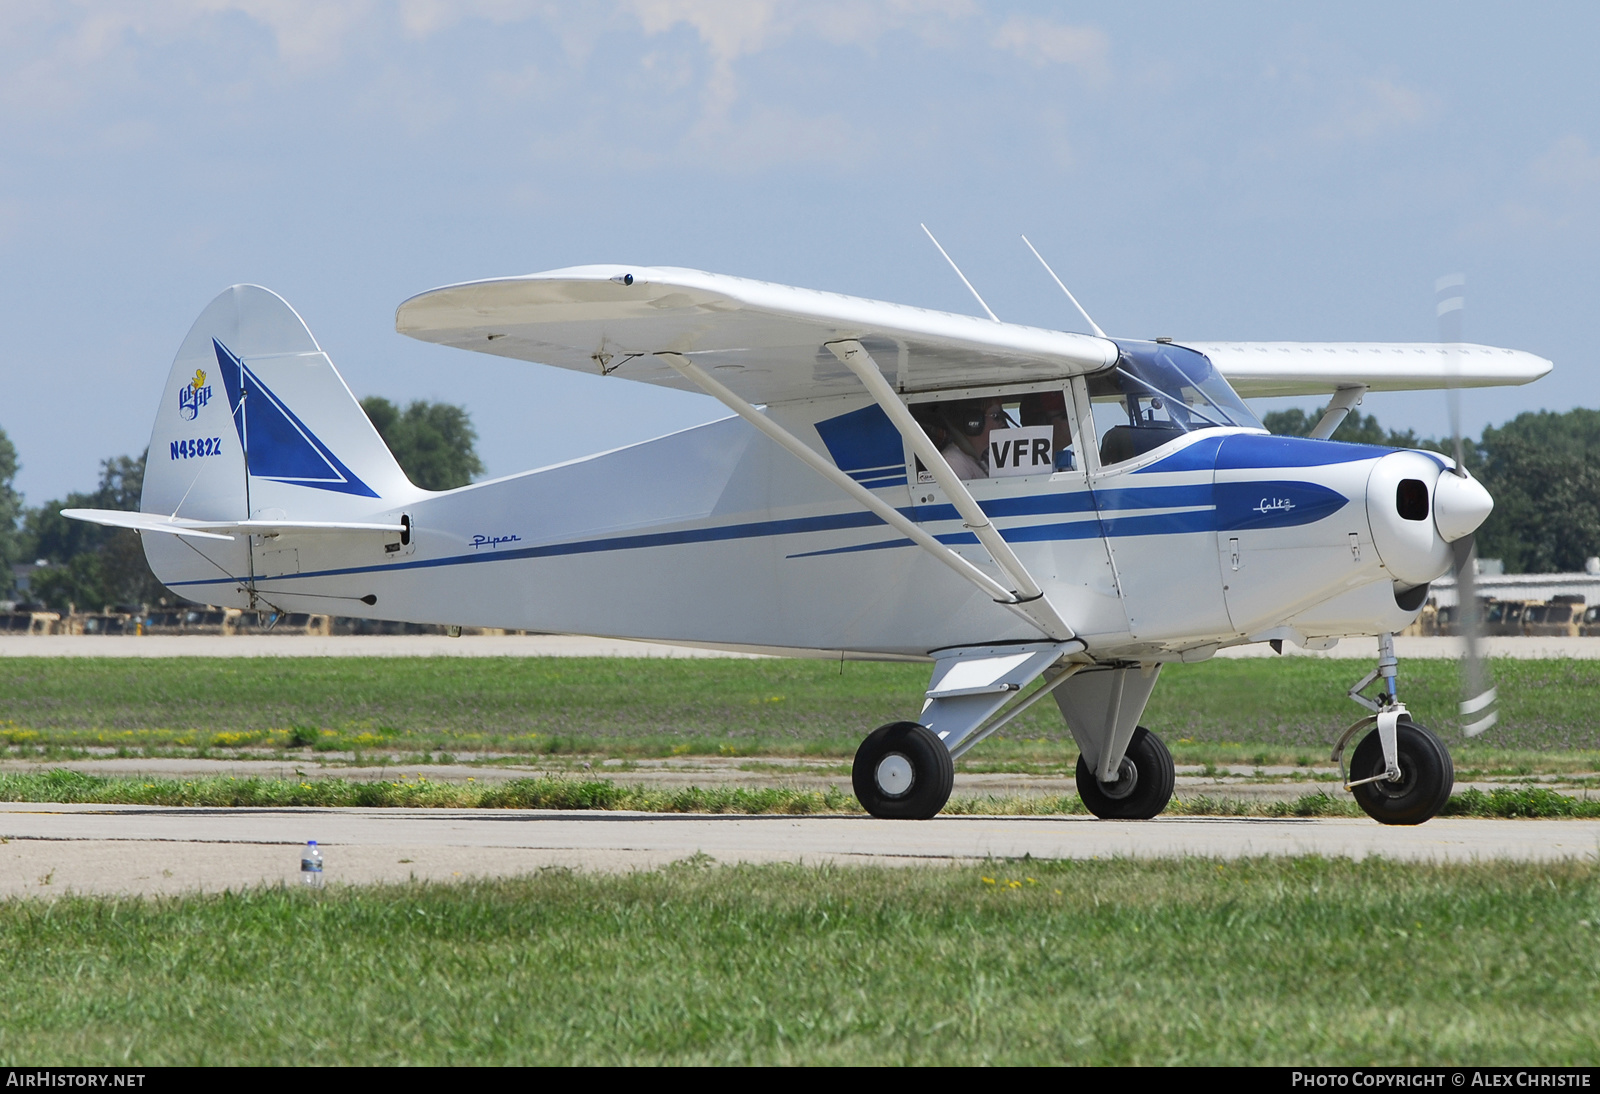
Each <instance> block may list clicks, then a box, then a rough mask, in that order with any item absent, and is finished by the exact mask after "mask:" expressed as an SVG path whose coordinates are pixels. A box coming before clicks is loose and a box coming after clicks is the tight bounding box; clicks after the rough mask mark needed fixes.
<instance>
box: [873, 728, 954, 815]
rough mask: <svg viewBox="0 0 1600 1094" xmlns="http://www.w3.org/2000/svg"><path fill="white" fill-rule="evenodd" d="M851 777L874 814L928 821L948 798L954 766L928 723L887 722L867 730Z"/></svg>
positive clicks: (952, 786) (948, 753)
mask: <svg viewBox="0 0 1600 1094" xmlns="http://www.w3.org/2000/svg"><path fill="white" fill-rule="evenodd" d="M850 782H851V784H852V785H853V786H854V788H855V792H856V799H857V800H858V801H860V802H861V805H862V807H863V808H864V809H866V811H867V812H868V813H871V814H872V815H873V816H874V817H884V818H886V819H889V820H927V819H929V818H930V817H934V816H937V815H938V813H939V810H941V809H943V808H944V803H945V802H947V801H949V800H950V791H951V790H952V789H953V788H954V787H955V782H956V765H955V761H953V760H952V759H950V750H949V749H947V748H945V747H944V742H943V741H941V740H939V738H938V737H936V736H934V734H933V730H931V729H929V728H928V727H927V726H921V725H918V724H917V723H916V722H890V723H889V724H888V725H886V726H879V727H878V728H877V729H875V730H873V731H872V732H871V733H869V734H867V739H866V740H864V741H862V742H861V747H860V748H858V749H856V759H855V764H854V765H853V767H852V768H851V773H850Z"/></svg>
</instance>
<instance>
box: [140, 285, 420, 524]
mask: <svg viewBox="0 0 1600 1094" xmlns="http://www.w3.org/2000/svg"><path fill="white" fill-rule="evenodd" d="M247 457H248V463H249V469H250V473H249V475H248V476H246V474H245V465H246V459H247ZM417 494H418V490H417V489H416V487H414V486H412V485H411V483H410V482H409V481H408V480H407V479H406V476H405V473H404V472H403V471H401V470H400V466H399V464H397V463H396V462H395V460H394V457H393V456H392V455H391V454H390V452H389V449H388V448H387V447H386V446H385V445H384V443H383V438H381V437H380V436H378V431H377V430H376V429H374V428H373V427H372V423H371V422H370V421H368V420H367V416H366V414H365V413H363V412H362V410H361V404H360V403H358V402H356V398H355V396H354V395H352V394H351V393H350V389H349V388H348V387H346V386H345V382H344V380H343V379H342V378H341V377H340V376H339V373H338V372H337V371H335V369H334V367H333V363H332V362H331V361H329V360H328V356H327V354H325V353H323V352H322V349H321V348H320V347H319V346H318V345H317V342H316V339H314V338H312V337H311V332H310V331H309V330H307V329H306V325H305V323H304V322H303V321H301V319H300V316H298V315H297V314H295V311H294V309H293V308H291V307H290V306H289V305H288V304H287V303H285V302H284V300H283V298H282V297H280V296H278V295H277V294H276V293H273V292H270V291H269V290H267V289H263V288H261V287H259V286H257V285H235V286H234V287H233V288H231V289H228V290H226V291H224V292H223V293H222V294H221V295H220V296H218V297H217V298H216V299H215V300H213V301H212V302H211V303H210V304H209V305H208V306H207V307H206V310H205V311H203V312H201V313H200V318H199V319H197V320H195V324H194V326H193V327H192V328H191V329H190V331H189V335H188V337H187V338H185V339H184V340H183V345H182V346H181V347H180V348H179V350H178V356H177V359H176V360H175V361H174V362H173V363H172V373H171V375H170V376H169V377H168V378H167V384H166V387H165V388H164V389H163V391H162V395H161V407H160V409H159V410H158V411H157V412H156V424H155V429H154V430H153V431H152V432H151V434H150V455H149V457H148V459H147V462H146V467H145V477H144V494H143V497H142V499H141V504H140V508H141V509H142V510H143V511H145V512H147V513H160V514H161V515H163V516H174V515H175V516H179V517H193V518H199V519H205V520H250V519H256V518H260V517H269V518H270V517H277V518H283V517H289V518H292V519H298V520H340V519H349V518H351V517H353V516H357V515H361V514H368V513H375V512H379V511H382V510H386V509H389V508H392V507H393V506H395V505H397V504H403V503H404V502H406V501H408V500H410V499H412V498H415V497H416V496H417Z"/></svg>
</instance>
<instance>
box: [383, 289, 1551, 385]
mask: <svg viewBox="0 0 1600 1094" xmlns="http://www.w3.org/2000/svg"><path fill="white" fill-rule="evenodd" d="M395 329H396V330H398V331H399V332H400V333H402V334H407V335H410V336H411V337H413V338H418V339H421V340H422V341H425V342H437V343H439V344H440V345H447V346H455V347H457V348H459V349H469V350H475V351H477V352H479V353H492V354H495V355H497V356H500V357H512V358H516V359H518V360H523V361H534V362H538V363H540V364H547V365H554V366H557V367H559V368H569V369H573V370H576V371H579V372H593V373H598V374H601V375H608V376H621V377H624V378H626V379H630V380H640V381H643V382H645V383H652V384H660V385H662V386H664V387H673V388H678V389H680V390H688V391H692V390H696V385H695V384H693V383H692V382H690V381H689V380H687V379H686V378H685V377H684V376H683V375H682V373H681V372H680V371H679V370H678V369H676V368H673V367H671V366H670V365H669V364H667V363H666V362H665V361H663V360H662V359H661V358H659V357H657V356H656V354H660V353H671V354H679V355H683V356H685V357H690V358H692V359H693V360H694V361H695V362H697V363H698V364H699V365H701V366H702V367H704V368H707V369H710V370H711V372H712V374H713V375H714V376H715V377H716V378H717V379H718V380H719V381H720V382H722V383H723V384H725V385H726V386H727V387H728V388H729V389H730V390H732V391H733V392H734V393H736V394H737V395H739V396H740V397H741V398H743V399H746V400H748V401H750V402H752V403H781V402H786V401H789V400H793V399H806V398H816V397H818V396H823V395H830V394H841V393H845V392H854V391H859V390H860V389H859V386H858V384H857V380H856V377H855V376H853V375H852V374H851V372H850V370H849V369H847V368H845V367H843V366H842V365H841V364H840V362H839V359H838V357H837V355H835V354H834V353H832V352H830V351H829V350H828V349H827V343H836V342H840V341H847V340H848V341H857V342H860V343H861V345H862V346H864V347H865V348H866V350H867V351H868V352H869V353H870V354H871V355H872V357H873V359H874V360H875V361H876V362H877V363H878V365H879V366H880V367H881V368H882V370H883V372H884V375H885V378H886V379H887V380H888V381H889V382H890V384H891V385H892V386H893V387H894V389H895V390H896V391H898V392H900V393H901V394H911V393H916V392H926V391H936V390H940V389H948V388H962V387H977V386H986V387H987V386H1001V385H1010V384H1024V383H1034V382H1047V381H1050V380H1057V379H1064V378H1066V377H1068V376H1073V375H1078V374H1082V373H1087V372H1094V371H1096V370H1098V369H1101V368H1104V367H1106V366H1108V365H1110V364H1111V363H1112V362H1114V361H1115V360H1116V356H1117V349H1116V346H1115V344H1114V343H1113V342H1111V341H1110V340H1109V339H1104V338H1094V337H1090V336H1089V335H1084V334H1071V333H1065V332H1062V331H1051V330H1044V329H1042V328H1039V327H1028V326H1022V325H1019V324H1015V323H997V322H995V321H993V320H990V319H982V318H979V317H977V316H971V315H958V314H954V313H951V312H941V311H931V310H928V309H926V308H913V307H908V306H905V305H902V304H889V303H884V302H882V301H877V300H865V299H862V298H860V297H854V296H843V295H840V294H838V293H827V292H817V291H815V290H811V289H797V288H791V287H789V286H787V285H775V284H772V283H770V282H766V281H753V280H750V279H748V278H742V277H729V276H726V275H723V274H713V273H705V272H703V271H700V270H688V269H680V268H677V267H648V266H620V265H619V266H573V267H570V268H567V269H562V270H551V271H548V272H546V273H537V274H528V275H526V276H522V277H506V278H496V279H492V280H487V281H469V282H465V283H463V284H460V285H447V286H444V287H443V288H438V289H432V290H430V291H428V292H425V293H421V294H419V295H417V296H414V297H412V298H411V299H410V300H407V301H405V302H404V303H403V304H401V305H400V307H399V310H398V311H397V312H396V314H395ZM1183 344H1184V345H1186V346H1188V347H1190V348H1191V349H1195V350H1198V351H1199V352H1201V353H1204V354H1205V355H1206V356H1207V357H1209V358H1210V359H1211V362H1212V363H1213V364H1214V365H1215V366H1216V367H1217V370H1218V371H1219V372H1221V373H1222V375H1223V376H1225V377H1226V378H1227V379H1228V381H1229V383H1231V384H1232V385H1233V387H1234V388H1235V390H1237V391H1238V392H1239V394H1240V395H1243V396H1246V397H1252V398H1254V397H1266V396H1277V395H1326V394H1329V393H1332V392H1334V391H1337V390H1339V389H1340V388H1357V387H1359V388H1362V389H1364V390H1367V391H1408V390H1423V389H1430V388H1448V387H1493V386H1499V385H1507V384H1526V383H1529V382H1531V381H1533V380H1537V379H1539V378H1540V377H1541V376H1543V375H1545V374H1546V373H1548V372H1549V371H1550V368H1551V364H1550V362H1549V361H1547V360H1545V359H1544V358H1542V357H1538V356H1535V355H1534V354H1531V353H1526V352H1523V351H1521V350H1510V349H1497V348H1493V347H1489V346H1478V345H1465V344H1463V345H1443V344H1437V343H1377V342H1364V343H1363V342H1321V343H1318V342H1188V341H1186V342H1184V343H1183Z"/></svg>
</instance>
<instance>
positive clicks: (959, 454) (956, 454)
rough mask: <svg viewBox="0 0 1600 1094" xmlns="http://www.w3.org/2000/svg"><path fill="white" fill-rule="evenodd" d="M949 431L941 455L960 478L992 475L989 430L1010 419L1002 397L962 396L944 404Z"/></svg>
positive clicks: (941, 412)
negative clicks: (960, 398)
mask: <svg viewBox="0 0 1600 1094" xmlns="http://www.w3.org/2000/svg"><path fill="white" fill-rule="evenodd" d="M940 416H941V417H942V418H943V420H944V424H945V425H946V426H947V427H948V429H949V432H948V434H947V435H946V440H945V445H944V447H943V448H942V449H941V450H940V455H942V456H944V458H945V461H946V462H947V463H949V464H950V469H951V470H952V471H954V472H955V473H956V477H957V478H961V479H986V478H988V477H989V431H990V430H992V429H995V428H996V427H998V426H1003V425H1005V424H1007V422H1009V421H1010V419H1009V418H1007V417H1006V412H1005V411H1004V410H1002V409H1001V407H1000V400H999V399H962V400H959V401H954V402H949V403H944V404H941V406H940Z"/></svg>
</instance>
